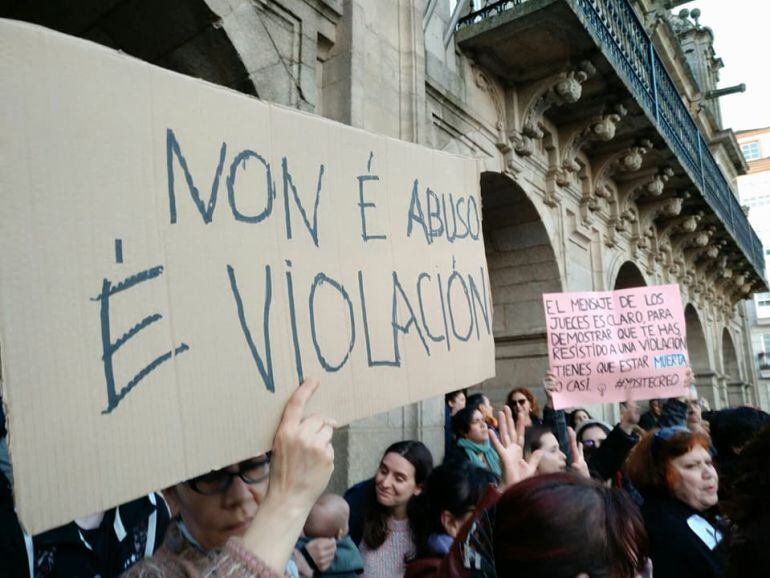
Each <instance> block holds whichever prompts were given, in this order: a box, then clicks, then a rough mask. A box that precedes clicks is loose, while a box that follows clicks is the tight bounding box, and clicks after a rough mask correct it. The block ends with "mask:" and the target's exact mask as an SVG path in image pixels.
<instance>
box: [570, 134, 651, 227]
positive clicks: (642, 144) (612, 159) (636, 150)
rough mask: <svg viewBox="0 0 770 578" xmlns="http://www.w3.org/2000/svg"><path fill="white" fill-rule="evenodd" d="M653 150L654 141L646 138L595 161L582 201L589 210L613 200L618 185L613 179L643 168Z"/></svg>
mask: <svg viewBox="0 0 770 578" xmlns="http://www.w3.org/2000/svg"><path fill="white" fill-rule="evenodd" d="M651 150H652V143H651V142H650V141H649V140H646V139H645V140H642V141H639V142H637V143H634V144H631V145H630V146H627V147H624V148H621V149H620V150H615V151H612V152H610V153H608V154H605V155H603V156H602V157H600V158H599V159H598V160H597V162H595V163H593V181H592V183H591V186H590V187H587V188H586V191H585V192H584V194H583V198H582V200H581V202H582V203H583V204H584V205H585V206H586V207H587V208H588V210H589V211H594V212H596V211H598V210H600V209H601V206H602V202H601V201H602V200H605V201H611V199H613V197H614V195H615V192H616V187H615V185H614V184H613V181H612V179H613V178H614V177H616V176H617V175H622V174H631V173H635V172H637V171H638V170H639V169H641V168H642V163H643V162H644V156H645V155H646V154H647V153H649V152H650V151H651Z"/></svg>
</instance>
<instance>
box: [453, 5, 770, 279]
mask: <svg viewBox="0 0 770 578" xmlns="http://www.w3.org/2000/svg"><path fill="white" fill-rule="evenodd" d="M456 41H457V45H458V46H459V47H460V48H461V49H463V50H464V51H465V52H466V53H468V54H470V55H471V56H472V57H473V58H474V60H475V61H476V62H478V63H479V64H481V65H482V66H484V67H485V68H487V69H488V70H490V71H491V72H493V73H495V74H496V75H497V76H498V77H499V78H501V79H502V80H503V81H508V82H512V83H515V84H517V85H518V84H521V83H527V82H532V81H535V80H537V79H538V78H543V77H545V76H546V75H548V74H552V73H554V72H556V71H558V70H564V68H565V67H567V66H569V65H570V63H574V62H576V61H578V60H580V59H582V58H587V57H591V55H595V54H596V52H597V48H598V52H600V54H601V57H600V58H598V59H597V58H593V57H592V60H594V61H596V60H599V61H600V62H599V63H598V66H597V67H598V68H599V69H600V71H599V72H600V76H601V80H600V81H595V82H593V86H592V87H591V86H588V85H586V86H584V98H583V100H584V101H585V100H588V101H590V100H591V99H593V101H594V105H595V106H598V104H600V103H601V102H602V101H606V100H607V99H608V98H607V97H608V96H609V95H613V94H615V95H616V94H620V93H623V94H624V95H625V98H626V99H628V95H629V94H630V96H631V98H632V100H633V101H634V102H635V106H636V107H638V108H639V109H640V111H641V112H640V114H638V115H636V117H634V115H633V114H630V115H629V117H628V118H629V119H630V120H629V122H630V124H631V125H634V124H635V126H631V127H628V128H627V129H626V131H627V134H628V135H636V136H638V135H639V134H641V133H643V132H645V131H647V132H648V133H651V134H652V135H653V136H654V137H655V138H654V140H655V141H657V142H660V141H661V140H662V141H663V143H665V146H664V147H660V148H663V149H668V150H666V151H665V154H664V155H659V157H658V158H657V162H659V163H660V164H666V165H669V166H671V165H674V166H675V165H679V167H680V170H675V173H676V176H675V177H674V179H673V180H672V183H671V184H672V185H674V186H677V187H679V188H687V189H689V190H692V189H693V188H694V189H696V190H697V192H698V193H699V194H696V195H695V197H696V198H695V199H691V200H688V201H687V202H688V203H689V204H690V208H691V209H693V210H696V211H701V212H703V213H705V214H706V215H708V218H707V219H706V221H704V222H709V221H711V222H712V223H715V225H716V226H719V224H720V223H721V227H723V228H724V232H720V234H721V235H722V236H723V237H724V245H725V248H727V247H730V246H732V248H733V249H735V248H737V250H739V251H740V253H741V254H742V256H743V257H744V258H745V262H744V263H743V265H744V266H745V263H748V264H749V265H750V267H745V269H747V270H748V276H749V277H756V280H757V281H759V283H755V284H754V290H756V289H757V288H758V287H760V286H766V280H765V261H764V255H763V250H762V244H761V242H760V240H759V238H758V237H757V235H756V233H755V232H754V230H753V229H752V227H751V225H750V224H749V222H748V219H747V218H746V215H745V214H744V212H743V210H742V209H741V207H740V205H739V203H738V200H737V199H736V197H735V195H734V194H733V191H732V189H731V187H730V185H729V183H728V181H727V179H726V178H725V176H724V174H723V173H722V171H721V170H720V168H719V166H718V165H717V162H716V160H715V159H714V157H713V156H712V153H711V151H710V150H709V146H708V144H707V142H706V141H705V140H704V138H703V135H702V134H701V133H700V131H699V130H698V127H697V126H696V124H695V121H694V120H693V118H692V117H691V115H690V113H689V111H688V110H687V107H686V106H685V104H684V102H683V101H682V97H681V96H680V94H679V91H678V90H677V88H676V85H675V83H674V81H673V80H672V78H671V76H670V75H669V74H668V72H667V70H666V68H665V66H664V65H663V62H662V60H661V58H660V56H659V54H658V52H657V49H656V48H655V46H654V45H653V43H652V41H651V40H650V38H649V37H648V36H647V33H646V32H645V30H644V27H643V26H642V24H641V22H640V21H639V18H638V17H637V15H636V12H635V11H634V9H633V8H632V7H631V6H630V5H629V3H628V1H627V0H504V1H502V2H496V3H493V4H491V5H489V6H487V7H485V8H483V9H482V10H479V11H477V12H474V13H471V14H469V15H468V16H466V17H465V18H463V19H461V20H460V21H459V22H458V25H457V29H456ZM582 106H584V107H588V106H590V103H588V104H583V105H582ZM567 108H568V107H561V108H557V109H552V110H551V111H549V114H548V117H549V119H551V120H552V121H553V122H554V123H555V124H556V125H561V124H564V123H569V122H573V121H574V120H575V119H574V115H575V114H576V112H575V111H574V110H572V111H570V110H567ZM570 114H572V115H573V116H572V117H570ZM627 124H628V122H627ZM697 197H700V198H697ZM704 204H705V206H704ZM716 220H718V223H716ZM725 232H726V234H725ZM738 260H739V261H742V260H741V259H738ZM751 273H753V275H752V274H751Z"/></svg>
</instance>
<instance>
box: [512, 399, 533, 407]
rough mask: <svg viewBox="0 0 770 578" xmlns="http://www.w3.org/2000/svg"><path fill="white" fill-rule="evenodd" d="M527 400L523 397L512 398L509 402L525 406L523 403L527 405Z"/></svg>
mask: <svg viewBox="0 0 770 578" xmlns="http://www.w3.org/2000/svg"><path fill="white" fill-rule="evenodd" d="M528 401H529V400H528V399H527V398H524V399H512V400H511V403H518V404H519V405H521V406H525V405H527V402H528Z"/></svg>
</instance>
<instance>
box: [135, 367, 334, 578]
mask: <svg viewBox="0 0 770 578" xmlns="http://www.w3.org/2000/svg"><path fill="white" fill-rule="evenodd" d="M317 388H318V380H316V379H308V380H305V382H303V384H302V385H301V386H300V387H299V388H298V389H297V390H296V391H295V393H294V394H293V395H292V396H291V398H290V399H289V401H288V402H287V404H286V407H285V409H284V413H283V417H282V418H281V423H280V424H279V426H278V430H277V431H276V434H275V439H274V441H273V449H272V452H271V453H270V454H267V455H262V456H257V457H256V458H253V459H250V460H246V461H244V462H240V463H238V464H234V465H232V466H229V467H227V468H224V469H222V470H218V471H215V472H210V473H209V474H204V475H203V476H199V477H197V478H194V479H192V480H188V481H186V482H182V483H179V484H177V485H175V486H173V488H171V489H170V491H168V493H167V495H168V498H169V500H170V502H171V506H172V509H173V510H175V511H177V512H178V513H179V516H178V519H177V520H176V522H175V523H174V524H172V526H171V527H170V528H169V531H168V532H167V534H166V538H165V540H164V542H163V545H162V546H161V547H160V548H159V549H158V550H157V552H156V553H155V555H153V556H152V557H151V558H147V559H145V560H143V561H141V562H139V563H138V564H136V565H135V566H132V567H131V568H129V569H128V570H127V571H126V572H125V573H124V574H123V577H124V578H170V577H180V578H224V577H225V576H227V577H228V578H276V577H281V576H284V575H285V571H286V568H287V564H288V563H289V559H290V557H291V555H292V552H293V550H294V544H295V542H296V541H297V538H298V537H299V535H300V532H301V530H302V526H303V525H304V523H305V520H306V519H307V517H308V514H309V512H310V509H311V508H312V507H313V504H314V503H315V501H316V499H317V498H318V496H320V495H321V492H322V491H323V490H324V488H325V487H326V485H327V483H328V482H329V478H330V476H331V473H332V470H333V468H334V450H333V448H332V445H331V439H332V433H333V431H334V428H335V427H336V423H335V422H334V421H333V420H330V419H324V418H322V417H319V416H317V415H313V416H310V417H305V416H304V409H305V405H306V403H307V401H308V400H309V399H310V397H311V396H312V395H313V393H314V392H315V390H316V389H317ZM333 556H334V553H333V552H332V553H331V558H333Z"/></svg>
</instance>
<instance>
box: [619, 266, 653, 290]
mask: <svg viewBox="0 0 770 578" xmlns="http://www.w3.org/2000/svg"><path fill="white" fill-rule="evenodd" d="M646 286H647V279H645V277H644V274H643V273H642V271H641V270H640V269H639V267H637V266H636V265H635V264H634V263H633V262H632V261H626V262H625V263H623V264H622V265H621V266H620V269H618V273H617V275H615V283H614V284H613V287H612V288H613V289H614V290H618V289H631V288H632V287H646Z"/></svg>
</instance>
